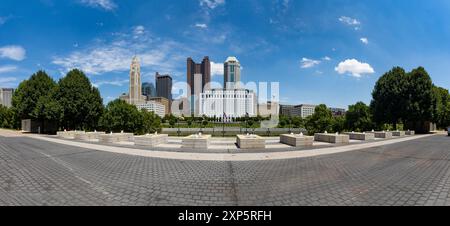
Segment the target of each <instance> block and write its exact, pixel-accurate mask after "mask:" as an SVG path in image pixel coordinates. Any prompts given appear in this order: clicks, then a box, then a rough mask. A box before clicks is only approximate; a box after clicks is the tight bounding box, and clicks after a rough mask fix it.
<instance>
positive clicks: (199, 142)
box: [181, 134, 211, 149]
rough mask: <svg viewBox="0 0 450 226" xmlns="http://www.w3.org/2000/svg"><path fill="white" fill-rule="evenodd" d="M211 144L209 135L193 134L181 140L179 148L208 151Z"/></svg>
mask: <svg viewBox="0 0 450 226" xmlns="http://www.w3.org/2000/svg"><path fill="white" fill-rule="evenodd" d="M210 143H211V135H204V134H193V135H190V136H187V137H184V138H183V139H182V140H181V148H189V149H208V148H209V145H210Z"/></svg>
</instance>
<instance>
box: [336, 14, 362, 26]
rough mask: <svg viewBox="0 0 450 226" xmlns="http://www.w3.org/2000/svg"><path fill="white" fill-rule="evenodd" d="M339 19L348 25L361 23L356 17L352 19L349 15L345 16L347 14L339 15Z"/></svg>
mask: <svg viewBox="0 0 450 226" xmlns="http://www.w3.org/2000/svg"><path fill="white" fill-rule="evenodd" d="M339 21H341V22H342V23H344V24H346V25H350V26H358V25H361V22H359V21H358V20H357V19H354V18H351V17H347V16H341V17H339Z"/></svg>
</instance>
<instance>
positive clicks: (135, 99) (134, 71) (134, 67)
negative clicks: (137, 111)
mask: <svg viewBox="0 0 450 226" xmlns="http://www.w3.org/2000/svg"><path fill="white" fill-rule="evenodd" d="M141 86H142V83H141V66H140V63H139V58H138V57H137V56H135V57H133V60H132V62H131V67H130V93H129V103H130V104H137V103H141V102H142V101H145V100H143V98H142V88H141Z"/></svg>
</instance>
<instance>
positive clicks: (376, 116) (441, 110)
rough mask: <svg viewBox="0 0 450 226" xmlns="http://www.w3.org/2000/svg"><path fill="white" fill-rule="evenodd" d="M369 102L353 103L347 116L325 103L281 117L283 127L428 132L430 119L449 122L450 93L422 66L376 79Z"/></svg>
mask: <svg viewBox="0 0 450 226" xmlns="http://www.w3.org/2000/svg"><path fill="white" fill-rule="evenodd" d="M372 98H373V99H372V101H371V103H370V105H366V104H365V103H363V102H358V103H356V104H354V105H350V106H349V109H348V111H347V113H346V114H345V116H337V117H333V116H332V113H331V111H330V110H329V109H328V108H327V106H326V105H319V106H317V107H316V109H315V113H314V115H312V116H309V117H307V118H305V119H302V118H301V117H281V118H280V125H279V126H280V127H286V126H288V125H289V126H294V127H302V128H306V129H307V130H308V131H309V132H310V133H311V134H313V133H315V132H324V131H329V132H342V131H358V132H363V131H370V130H372V129H375V130H387V129H392V130H396V129H399V125H401V126H402V128H401V129H410V130H415V131H417V132H426V129H424V127H426V124H427V123H430V122H434V123H436V125H437V127H438V128H446V127H447V126H450V94H449V91H448V90H447V89H444V88H442V87H438V86H435V85H434V84H433V82H432V80H431V78H430V76H429V74H428V73H427V71H426V70H425V69H424V68H423V67H418V68H416V69H414V70H412V71H411V72H408V73H407V72H406V71H405V70H404V69H403V68H401V67H394V68H392V70H390V71H388V72H386V73H385V74H384V75H383V76H381V77H380V79H379V80H378V81H377V82H376V84H375V87H374V90H373V92H372Z"/></svg>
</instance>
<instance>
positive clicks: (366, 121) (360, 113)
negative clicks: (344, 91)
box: [345, 102, 374, 132]
mask: <svg viewBox="0 0 450 226" xmlns="http://www.w3.org/2000/svg"><path fill="white" fill-rule="evenodd" d="M345 129H347V130H348V131H357V132H364V131H370V130H372V129H374V125H373V122H372V114H371V112H370V107H369V106H367V105H366V104H365V103H363V102H358V103H356V104H355V105H350V106H349V107H348V111H347V113H346V114H345Z"/></svg>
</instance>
